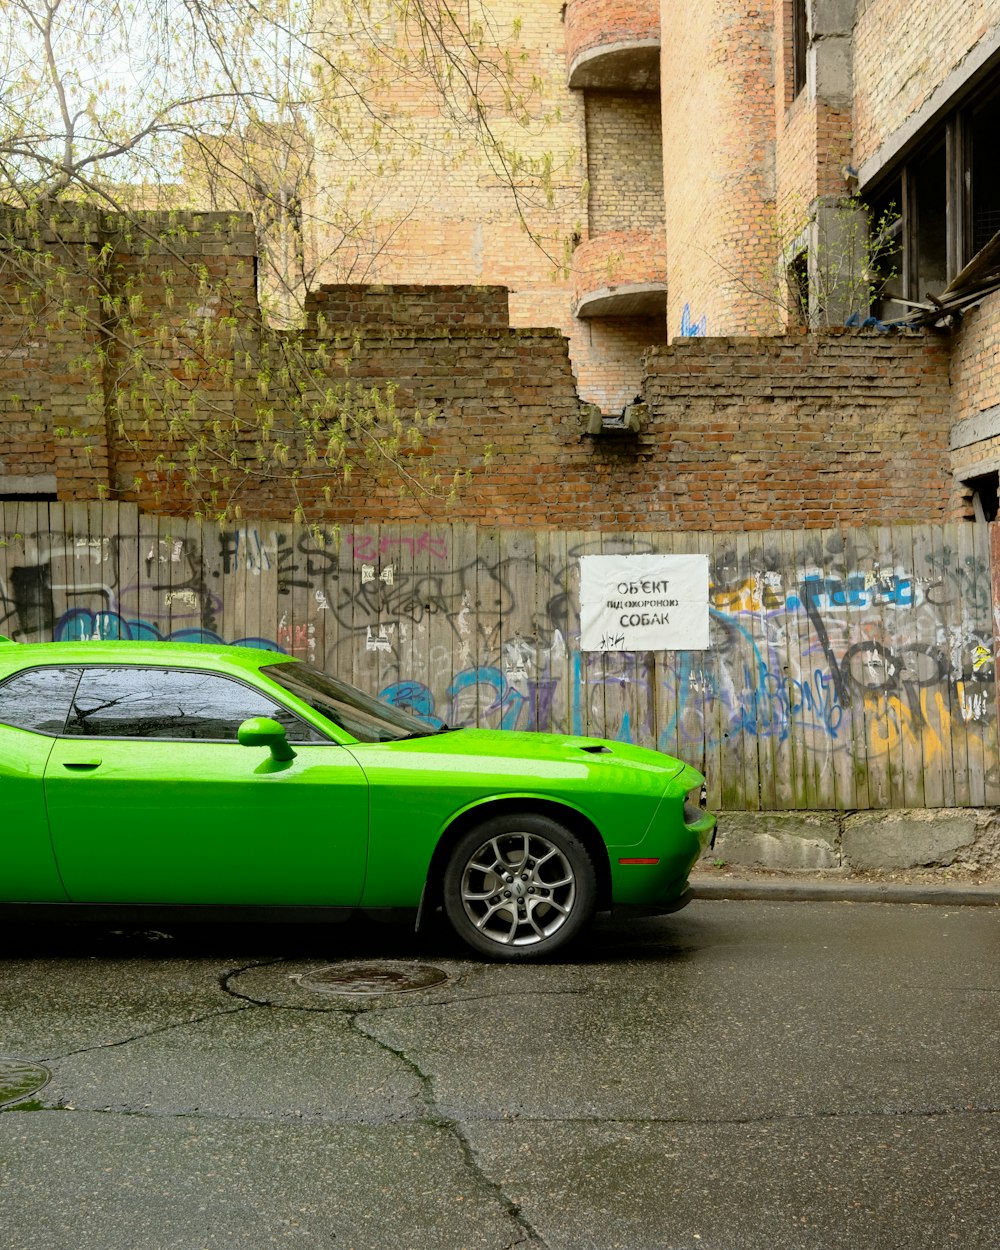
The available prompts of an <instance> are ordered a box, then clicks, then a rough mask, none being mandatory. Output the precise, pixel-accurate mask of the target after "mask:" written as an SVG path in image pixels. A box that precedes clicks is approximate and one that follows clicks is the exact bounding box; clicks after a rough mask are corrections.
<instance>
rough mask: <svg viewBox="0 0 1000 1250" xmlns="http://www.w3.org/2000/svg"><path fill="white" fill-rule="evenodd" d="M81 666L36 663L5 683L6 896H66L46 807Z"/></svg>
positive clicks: (0, 852)
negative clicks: (52, 764) (52, 758)
mask: <svg viewBox="0 0 1000 1250" xmlns="http://www.w3.org/2000/svg"><path fill="white" fill-rule="evenodd" d="M79 678H80V670H79V669H67V668H35V669H27V670H25V671H24V672H20V673H15V674H14V676H13V677H10V678H8V679H7V681H5V682H4V683H3V685H2V686H0V792H2V793H3V818H2V820H0V900H2V901H3V902H17V903H54V902H65V901H66V891H65V890H64V889H63V887H62V882H61V881H60V879H59V873H58V871H57V870H56V862H55V857H54V855H53V854H52V841H51V838H50V837H49V822H48V819H47V817H46V813H45V793H44V789H43V781H44V776H45V765H46V762H47V761H48V758H49V755H50V753H51V751H52V746H53V743H54V741H55V739H54V737H53V735H54V734H56V733H59V732H60V731H61V729H62V727H63V724H64V723H65V720H66V714H67V712H68V710H69V703H70V699H71V698H72V695H73V692H74V690H75V689H76V686H77V682H78V681H79Z"/></svg>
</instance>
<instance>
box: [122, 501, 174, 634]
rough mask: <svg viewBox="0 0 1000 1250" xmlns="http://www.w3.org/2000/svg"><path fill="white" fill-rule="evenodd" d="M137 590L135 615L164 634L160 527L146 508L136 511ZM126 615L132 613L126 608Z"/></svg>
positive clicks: (151, 627) (149, 627)
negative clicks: (137, 516) (142, 510)
mask: <svg viewBox="0 0 1000 1250" xmlns="http://www.w3.org/2000/svg"><path fill="white" fill-rule="evenodd" d="M136 555H137V558H138V563H139V590H138V595H137V602H136V613H135V618H136V619H138V620H142V621H145V622H146V625H147V626H148V629H149V631H150V632H154V631H155V633H156V634H157V635H159V634H160V633H162V634H163V635H164V636H166V633H167V632H168V631H169V626H168V622H167V620H166V617H165V615H164V606H165V605H164V604H163V600H162V593H163V592H162V591H161V590H160V589H159V585H160V581H161V573H160V570H161V567H162V565H161V563H160V529H159V522H158V519H157V518H156V517H155V516H153V515H152V514H151V513H149V512H140V513H139V518H138V547H137V552H136ZM130 615H132V613H131V612H130Z"/></svg>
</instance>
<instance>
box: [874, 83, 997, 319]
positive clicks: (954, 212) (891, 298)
mask: <svg viewBox="0 0 1000 1250" xmlns="http://www.w3.org/2000/svg"><path fill="white" fill-rule="evenodd" d="M988 109H994V110H996V111H997V112H998V114H1000V82H998V79H997V75H996V74H995V73H994V74H993V75H992V76H991V78H990V81H989V83H988V84H985V85H984V86H982V87H980V89H979V90H978V91H976V92H975V93H973V94H971V95H970V96H969V97H968V98H967V99H965V100H963V101H962V103H961V104H959V105H958V106H957V107H955V108H953V109H952V110H951V112H950V113H948V114H947V115H946V116H945V117H944V118H942V119H940V120H939V121H937V122H936V124H935V125H934V126H933V127H931V128H929V129H928V131H927V133H926V134H925V135H924V136H923V137H922V140H921V141H920V143H919V145H918V146H916V147H914V148H913V149H912V150H910V151H909V152H908V153H907V154H906V156H905V158H904V159H903V160H901V161H900V162H897V163H896V164H895V165H894V166H893V167H892V169H891V170H890V171H887V172H886V173H885V174H884V175H883V176H882V177H881V178H880V179H879V181H878V183H877V184H874V185H873V186H872V188H871V190H868V189H866V192H865V198H866V199H867V200H868V201H869V202H870V203H871V204H873V205H874V206H875V212H876V215H878V214H879V213H880V212H884V209H885V206H886V205H887V204H889V203H895V204H898V208H899V212H900V225H899V231H898V233H899V242H900V245H901V249H902V254H901V258H900V263H899V270H898V274H896V275H895V277H894V280H893V283H892V286H893V288H895V289H891V290H887V291H886V292H885V293H884V294H883V295H882V296H881V297H880V298H879V299H878V300H876V302H875V307H876V312H877V313H878V315H879V316H883V317H889V318H892V317H895V316H904V315H905V314H906V312H908V311H911V310H912V309H913V308H914V307H918V306H919V307H929V306H930V304H931V303H933V300H932V299H931V298H930V297H932V296H937V295H939V294H940V293H941V291H942V290H943V289H944V288H945V287H946V286H947V285H948V284H949V283H950V282H952V281H953V280H954V278H955V277H956V276H957V275H958V274H959V273H960V272H961V271H962V269H964V268H965V266H966V265H968V263H969V262H970V261H971V260H972V258H973V256H974V255H976V254H978V250H980V249H981V248H982V246H983V245H984V242H985V240H983V239H979V240H977V239H976V237H975V231H976V220H975V211H974V210H975V200H976V179H975V169H974V167H975V159H974V158H975V145H974V132H975V122H976V119H977V118H978V117H979V116H981V114H982V113H983V112H984V111H986V110H988ZM942 150H943V182H944V186H943V197H944V227H943V238H942V237H939V236H937V235H936V234H935V236H933V237H932V238H931V239H930V240H929V239H928V238H927V235H926V231H927V225H926V217H927V211H926V210H927V209H928V207H929V205H928V204H927V202H926V201H927V194H926V190H922V188H921V173H922V172H925V171H926V166H927V164H928V162H929V161H931V160H933V159H934V158H935V157H936V156H937V155H938V154H939V153H940V152H942ZM922 207H923V209H924V217H925V223H924V233H923V235H922V234H921V224H920V219H921V208H922ZM997 211H998V212H1000V196H998V197H997ZM939 215H940V214H939ZM929 242H930V243H935V242H936V243H937V246H938V247H939V248H943V257H944V268H943V275H942V274H934V275H931V276H929V275H928V272H927V270H926V268H924V267H922V265H921V261H922V256H921V244H922V243H923V248H924V258H926V256H927V255H928V252H929V250H933V249H929V248H928V243H929ZM977 242H978V244H979V247H978V248H977V247H976V244H977ZM935 288H936V289H935ZM890 304H894V305H895V307H894V308H888V305H890Z"/></svg>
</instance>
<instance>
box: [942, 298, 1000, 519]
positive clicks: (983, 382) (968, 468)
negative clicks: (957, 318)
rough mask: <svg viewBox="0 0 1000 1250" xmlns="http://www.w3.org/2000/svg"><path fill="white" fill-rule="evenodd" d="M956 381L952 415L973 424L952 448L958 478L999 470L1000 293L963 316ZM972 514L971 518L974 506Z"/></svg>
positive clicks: (953, 379) (954, 370)
mask: <svg viewBox="0 0 1000 1250" xmlns="http://www.w3.org/2000/svg"><path fill="white" fill-rule="evenodd" d="M951 385H952V420H953V422H954V423H956V424H957V423H959V422H969V423H970V426H971V428H970V427H966V428H965V429H964V430H963V431H962V437H961V438H960V439H959V440H957V441H958V442H959V444H960V445H958V446H956V447H955V450H954V451H953V452H952V453H951V464H952V472H953V473H954V475H955V478H956V480H958V481H967V480H968V479H970V478H974V477H978V476H980V475H981V474H985V473H995V472H997V470H998V469H1000V433H991V432H990V431H992V430H996V429H997V428H998V427H1000V292H994V293H993V294H992V295H989V296H987V297H986V299H985V300H984V301H983V303H982V304H980V305H979V306H978V307H977V308H973V309H972V310H971V311H970V312H968V313H966V315H965V316H964V317H963V319H962V323H961V326H960V328H959V330H958V332H957V333H956V335H955V338H954V345H953V350H952V358H951ZM977 418H978V419H979V420H978V421H977ZM973 437H975V441H969V440H970V439H971V438H973ZM966 515H968V516H970V517H971V515H972V511H971V506H970V507H969V508H968V509H967V512H966Z"/></svg>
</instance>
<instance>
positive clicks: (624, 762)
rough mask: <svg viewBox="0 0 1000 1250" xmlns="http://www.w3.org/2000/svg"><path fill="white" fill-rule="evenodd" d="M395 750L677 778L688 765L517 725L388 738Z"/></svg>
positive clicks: (622, 745) (623, 745)
mask: <svg viewBox="0 0 1000 1250" xmlns="http://www.w3.org/2000/svg"><path fill="white" fill-rule="evenodd" d="M382 745H383V746H391V747H392V749H393V753H395V752H396V751H405V752H406V753H407V754H410V753H414V754H430V755H451V756H476V757H479V758H480V759H484V760H486V759H495V760H505V761H507V762H508V763H509V764H511V765H514V766H516V764H517V762H518V761H525V762H527V761H531V760H536V761H540V762H541V761H549V762H552V763H573V764H586V765H587V766H588V767H590V768H601V767H611V768H616V769H620V768H622V767H623V766H625V767H627V768H628V769H629V770H636V771H640V772H653V773H657V774H659V775H660V776H661V777H662V778H663V780H664V781H667V780H669V779H670V778H671V777H676V776H677V774H678V773H680V772H682V771H683V770H684V768H685V767H686V765H685V764H684V763H683V762H682V761H681V760H678V759H675V758H674V756H672V755H666V754H665V753H664V752H663V751H654V750H652V749H651V748H649V747H640V746H633V745H632V744H631V743H629V742H614V741H612V740H610V739H608V738H583V737H577V736H575V735H573V734H555V733H531V732H524V731H519V730H513V729H450V730H446V731H443V732H440V733H432V734H428V735H427V737H425V738H409V739H404V740H403V741H400V742H394V743H385V744H382Z"/></svg>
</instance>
